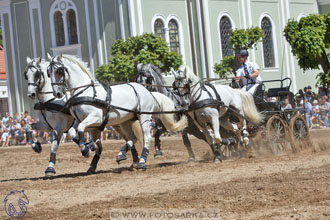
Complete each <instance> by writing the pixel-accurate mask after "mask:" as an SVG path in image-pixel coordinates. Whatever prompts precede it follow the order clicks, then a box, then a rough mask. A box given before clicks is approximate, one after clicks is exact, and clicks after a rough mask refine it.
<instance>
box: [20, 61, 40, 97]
mask: <svg viewBox="0 0 330 220" xmlns="http://www.w3.org/2000/svg"><path fill="white" fill-rule="evenodd" d="M41 61H42V60H41V57H39V58H34V59H31V58H30V57H27V58H26V63H27V66H26V68H25V71H24V78H25V80H27V81H28V89H27V96H28V97H29V98H31V99H34V98H35V97H36V96H37V94H38V92H40V91H41V90H42V88H43V87H44V85H45V75H44V70H42V67H41V65H40V64H41Z"/></svg>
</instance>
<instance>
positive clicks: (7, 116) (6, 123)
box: [2, 112, 9, 127]
mask: <svg viewBox="0 0 330 220" xmlns="http://www.w3.org/2000/svg"><path fill="white" fill-rule="evenodd" d="M8 120H9V113H8V112H6V113H5V116H4V117H3V118H2V123H3V125H4V126H5V127H7V126H8Z"/></svg>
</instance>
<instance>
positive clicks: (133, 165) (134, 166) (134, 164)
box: [130, 162, 139, 169]
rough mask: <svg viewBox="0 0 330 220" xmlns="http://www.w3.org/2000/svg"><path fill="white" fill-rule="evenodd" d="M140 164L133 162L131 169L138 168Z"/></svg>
mask: <svg viewBox="0 0 330 220" xmlns="http://www.w3.org/2000/svg"><path fill="white" fill-rule="evenodd" d="M138 166H139V163H138V162H137V163H132V165H131V166H130V168H131V169H137V168H138Z"/></svg>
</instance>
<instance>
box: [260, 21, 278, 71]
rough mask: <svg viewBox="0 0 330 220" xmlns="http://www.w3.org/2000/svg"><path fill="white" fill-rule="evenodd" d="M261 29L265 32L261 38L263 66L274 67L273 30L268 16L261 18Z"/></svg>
mask: <svg viewBox="0 0 330 220" xmlns="http://www.w3.org/2000/svg"><path fill="white" fill-rule="evenodd" d="M261 29H262V30H263V31H264V33H265V37H264V38H263V43H262V48H263V53H264V63H265V67H275V54H274V42H273V31H272V23H271V21H270V19H269V18H267V17H264V18H263V19H262V21H261Z"/></svg>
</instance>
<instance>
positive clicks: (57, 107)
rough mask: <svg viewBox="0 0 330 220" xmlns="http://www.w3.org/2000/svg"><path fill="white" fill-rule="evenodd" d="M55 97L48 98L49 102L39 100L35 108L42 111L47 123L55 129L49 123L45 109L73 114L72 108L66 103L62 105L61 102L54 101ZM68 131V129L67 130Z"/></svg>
mask: <svg viewBox="0 0 330 220" xmlns="http://www.w3.org/2000/svg"><path fill="white" fill-rule="evenodd" d="M54 100H55V98H53V99H51V100H48V101H47V102H40V101H39V102H37V103H36V104H35V105H34V107H33V109H34V110H39V111H40V112H41V115H42V117H43V118H44V120H45V122H46V123H47V125H48V126H49V127H50V128H51V129H52V130H54V128H53V127H52V126H51V125H50V124H49V122H48V121H47V117H46V115H45V113H44V111H50V112H54V113H55V112H60V113H63V114H66V115H71V113H70V109H69V108H67V107H65V104H64V105H62V104H60V103H57V102H54ZM73 124H74V121H73V123H72V125H73ZM72 125H71V126H70V128H71V127H72ZM65 132H68V131H65Z"/></svg>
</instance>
